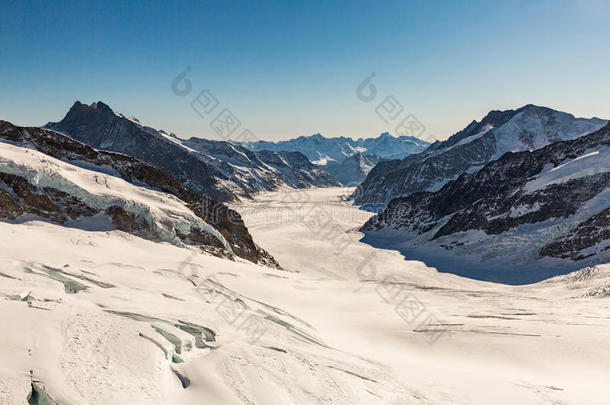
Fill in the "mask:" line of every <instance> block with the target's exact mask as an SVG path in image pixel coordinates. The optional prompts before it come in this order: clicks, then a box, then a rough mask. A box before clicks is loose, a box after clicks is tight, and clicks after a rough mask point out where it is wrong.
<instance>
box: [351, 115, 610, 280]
mask: <svg viewBox="0 0 610 405" xmlns="http://www.w3.org/2000/svg"><path fill="white" fill-rule="evenodd" d="M493 115H495V116H496V118H498V119H497V120H496V119H491V120H490V119H488V118H489V116H488V117H486V119H485V120H484V121H487V123H486V124H483V123H481V124H475V125H472V126H471V127H470V128H471V130H469V131H470V133H471V134H472V135H468V134H464V133H460V134H458V135H456V136H457V137H461V139H458V140H456V139H455V138H454V139H450V140H449V141H447V143H446V144H445V145H436V147H435V148H434V149H433V150H432V151H427V152H426V153H425V154H424V155H423V157H420V160H419V161H415V162H413V163H412V165H413V166H415V167H416V168H417V169H418V170H420V169H422V168H424V169H427V170H432V172H422V176H420V177H419V178H420V179H422V180H426V181H420V182H414V181H413V180H411V179H412V178H406V179H405V183H406V182H409V181H410V182H411V183H410V184H413V185H416V186H418V188H419V189H423V188H426V186H428V187H429V186H430V185H431V184H433V182H438V181H439V180H441V179H446V178H447V177H448V176H449V175H450V173H453V172H448V171H446V169H444V170H445V171H443V170H433V168H434V166H432V165H428V164H426V163H425V162H426V161H427V160H425V158H426V157H427V158H428V160H432V161H433V162H443V161H444V162H455V161H457V160H448V158H447V157H445V158H443V154H444V155H445V156H446V155H451V156H453V157H454V158H457V157H456V156H454V155H453V153H452V152H451V151H452V150H455V148H456V147H460V149H462V152H460V155H458V156H462V157H463V158H464V159H465V162H464V163H463V164H462V165H460V166H459V167H468V168H474V167H475V166H476V165H477V164H480V162H483V161H484V160H486V159H491V158H493V157H495V156H497V155H498V154H500V153H502V152H503V151H504V150H506V149H508V148H511V149H529V148H534V147H538V146H540V145H542V144H545V143H549V142H551V141H556V142H554V143H552V144H549V145H547V146H544V147H542V148H538V149H535V150H533V151H529V150H527V151H521V152H517V153H506V154H503V156H501V157H500V158H499V159H497V160H495V161H492V162H490V163H487V164H486V165H485V166H484V167H483V168H481V169H480V170H478V171H476V173H473V174H469V173H463V174H461V175H459V177H457V179H455V180H453V181H449V182H447V183H446V184H445V185H444V186H442V187H441V188H440V189H439V190H438V191H434V192H431V191H424V192H421V191H420V192H416V193H411V194H410V195H409V196H407V197H400V198H395V199H392V200H391V201H390V203H389V205H388V207H387V208H386V209H385V210H384V211H383V212H381V213H380V214H379V215H377V216H375V217H373V218H371V219H370V220H369V221H368V222H367V223H366V224H365V225H364V226H363V227H362V230H363V231H364V232H366V233H367V237H366V238H365V240H368V241H369V242H371V243H373V244H377V245H379V246H384V247H386V248H387V247H391V246H393V247H395V248H397V249H399V250H401V251H403V252H404V253H405V254H406V255H407V256H408V257H411V258H417V259H418V260H424V261H426V262H427V263H428V264H429V265H432V266H435V267H437V268H439V269H441V270H442V271H450V272H453V273H456V274H459V275H464V276H469V277H475V278H481V279H485V280H490V281H501V282H509V283H524V282H534V281H538V280H541V279H543V278H546V277H549V276H552V275H556V274H560V273H562V272H567V271H570V270H574V269H578V268H582V267H584V266H586V265H592V264H597V263H602V262H608V261H610V125H607V126H605V127H603V128H602V129H599V130H597V131H595V132H593V133H591V134H588V135H585V136H581V137H579V138H577V139H573V140H566V141H561V139H566V138H567V139H569V138H575V137H577V136H578V135H580V134H582V133H583V132H587V131H589V130H590V129H591V128H595V127H597V126H599V125H601V124H602V121H601V120H597V119H594V120H581V119H575V118H574V117H572V116H570V115H567V114H564V113H558V112H555V111H552V110H549V109H542V108H538V107H533V106H527V107H525V108H523V109H521V110H517V111H515V112H505V113H502V114H495V113H493ZM498 124H499V125H498ZM475 127H478V128H475ZM491 128H496V129H491ZM473 136H474V137H476V138H477V140H481V141H480V142H477V140H468V138H469V137H473ZM464 140H468V141H467V142H464ZM557 140H559V141H557ZM458 145H459V146H458ZM452 147H453V148H452ZM466 148H473V149H474V150H473V151H471V153H470V154H468V153H467V149H466ZM435 151H438V152H435ZM437 153H438V154H437ZM466 158H468V159H467V160H466ZM422 162H423V163H422ZM413 166H406V167H401V166H400V165H399V169H398V171H397V169H394V172H393V173H392V174H391V175H390V176H392V178H393V179H396V178H397V177H398V175H397V174H394V173H405V174H407V173H410V170H411V171H413V170H416V169H414V168H412V167H413ZM400 170H402V171H400ZM371 174H373V172H371ZM443 175H444V176H446V177H442V176H443ZM369 176H370V175H369ZM405 183H403V184H405ZM385 184H388V185H389V184H390V183H385ZM379 190H381V189H379ZM400 190H405V189H402V188H401V189H400ZM407 190H410V189H407ZM386 195H391V194H382V196H386ZM557 259H565V260H562V261H558V260H557Z"/></svg>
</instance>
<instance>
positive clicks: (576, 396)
mask: <svg viewBox="0 0 610 405" xmlns="http://www.w3.org/2000/svg"><path fill="white" fill-rule="evenodd" d="M350 192H351V190H346V189H318V190H314V191H308V192H307V194H306V195H305V196H304V195H303V194H302V192H294V191H292V192H282V193H269V194H263V195H260V196H258V197H257V199H256V200H255V201H254V202H252V203H250V204H247V205H242V206H240V207H239V209H240V211H241V212H242V214H243V215H244V218H245V220H246V223H247V224H248V226H249V228H250V229H251V230H252V232H253V234H254V235H255V237H256V238H257V239H258V240H261V241H263V243H265V244H266V245H269V246H273V248H272V253H273V254H274V255H276V256H277V257H278V258H279V259H280V261H282V262H283V263H285V267H286V268H287V271H278V270H270V269H268V268H264V267H261V266H255V265H253V264H251V263H246V262H242V261H237V262H231V261H228V260H223V259H220V258H216V257H212V256H209V255H204V254H197V253H195V252H193V251H191V250H189V249H186V248H182V247H179V246H175V245H171V244H168V243H155V242H153V241H148V240H143V239H140V238H137V237H134V236H132V235H128V234H125V233H123V232H120V231H112V232H92V231H86V230H81V229H76V228H67V227H62V226H58V225H54V224H50V223H47V222H42V221H35V220H34V221H28V222H25V223H21V224H14V223H7V222H0V294H1V295H0V307H1V308H0V321H1V322H2V323H3V324H4V325H10V328H5V329H3V331H2V332H1V333H0V356H1V358H2V362H0V403H1V404H7V405H8V404H11V405H12V404H17V403H26V398H27V396H28V395H29V394H30V393H31V391H32V386H34V387H35V389H36V390H38V391H43V390H44V391H45V392H46V393H47V394H48V395H49V396H50V397H51V398H52V399H53V400H54V401H57V402H58V403H60V404H62V405H72V404H78V405H88V404H91V405H94V404H130V405H139V404H146V405H154V404H172V405H174V404H175V405H183V404H202V403H210V404H215V405H223V404H265V405H273V404H278V405H280V404H281V405H286V404H294V405H297V404H298V405H301V404H320V403H327V404H367V405H368V404H384V405H385V404H396V405H398V404H401V405H402V404H469V405H471V404H489V403H495V404H511V405H512V404H515V403H519V404H540V403H561V404H583V403H586V404H592V405H595V404H605V403H606V396H605V392H604V391H603V387H604V384H605V382H606V379H607V375H608V374H609V373H610V366H609V364H610V354H609V353H610V350H609V349H610V346H609V343H608V342H609V341H608V332H607V331H608V327H609V326H610V315H609V312H608V311H609V309H608V308H609V307H608V303H607V302H606V301H607V298H604V297H605V295H604V294H607V293H606V292H605V291H607V290H608V289H607V286H608V285H609V284H610V277H609V276H610V271H609V269H608V266H600V267H598V268H595V269H587V270H584V271H581V272H578V273H575V274H572V275H569V276H566V277H563V278H558V279H552V280H549V281H547V282H545V283H539V284H536V285H531V286H523V287H511V286H505V285H497V284H492V283H485V282H478V281H473V280H468V279H463V278H460V277H456V276H453V275H448V274H442V273H438V272H436V271H435V270H434V269H432V268H428V267H426V266H425V265H423V264H422V263H420V262H413V261H405V260H404V259H403V258H402V257H401V256H400V255H398V254H396V253H395V252H390V251H385V250H376V249H373V248H372V247H370V246H369V245H366V244H363V243H360V242H358V240H359V239H360V238H361V236H362V234H361V233H359V232H357V231H354V230H353V229H354V228H355V227H356V226H358V224H360V223H361V221H362V219H363V218H362V215H368V214H367V213H363V212H362V211H360V210H358V209H357V208H356V207H353V206H351V205H349V204H346V203H345V201H344V198H345V197H346V196H347V195H348V194H349V193H350ZM311 208H315V209H316V212H318V210H319V212H320V213H321V214H322V213H326V214H327V215H331V216H332V218H333V221H334V222H333V224H334V225H336V226H337V227H338V228H339V229H341V230H342V231H343V232H344V233H345V235H346V238H347V240H346V242H349V243H348V244H347V245H345V246H344V248H343V249H340V250H337V249H335V248H334V247H333V244H332V243H329V241H328V240H327V237H326V234H325V233H324V232H312V229H311V227H310V226H309V225H306V224H305V223H303V222H298V220H291V221H278V220H277V218H282V217H283V216H284V215H285V214H287V213H289V212H293V211H294V210H303V211H304V212H305V213H307V212H310V211H311V210H310V209H311ZM291 218H297V217H295V216H292V217H291ZM34 239H35V240H38V241H41V243H39V244H37V246H36V248H32V244H31V241H32V240H34ZM109 252H111V253H110V254H109ZM371 257H372V258H373V259H374V262H370V261H367V260H366V259H367V258H371ZM362 264H364V265H365V266H367V269H366V271H364V270H363V269H362V268H361V265H362ZM388 280H392V283H394V284H392V285H399V286H401V291H402V292H403V293H405V294H410V295H411V296H414V297H416V298H417V300H419V301H421V303H423V304H424V306H425V312H426V316H430V315H432V316H434V317H435V318H437V319H438V320H439V321H440V322H441V323H442V326H443V328H444V329H446V330H447V331H448V333H447V334H443V335H442V336H441V337H440V338H439V339H438V340H435V341H434V342H430V336H431V335H430V334H429V333H427V332H426V330H425V329H424V328H423V327H422V326H421V322H420V320H416V321H414V322H408V319H407V317H408V313H404V312H403V313H402V315H401V313H400V312H397V308H395V307H394V305H393V304H390V303H388V302H386V301H385V300H384V298H383V297H384V296H382V295H380V292H382V291H385V288H387V287H388V286H389V285H390V284H389V282H388ZM75 291H76V292H75ZM74 292H75V293H74ZM226 304H229V305H228V306H227V305H226ZM250 317H254V318H250ZM247 319H254V320H258V321H260V322H261V323H262V325H263V326H264V328H265V329H264V333H262V335H260V336H259V338H258V339H252V335H253V334H252V330H251V329H250V328H249V327H247V326H244V321H245V320H247ZM254 337H256V336H254ZM172 359H173V360H172ZM184 386H186V388H183V387H184Z"/></svg>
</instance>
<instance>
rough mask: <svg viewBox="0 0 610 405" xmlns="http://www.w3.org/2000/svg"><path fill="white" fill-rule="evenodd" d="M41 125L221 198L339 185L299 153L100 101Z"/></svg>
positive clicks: (76, 104)
mask: <svg viewBox="0 0 610 405" xmlns="http://www.w3.org/2000/svg"><path fill="white" fill-rule="evenodd" d="M44 127H45V128H49V129H53V130H55V131H59V132H61V133H64V134H66V135H69V136H70V137H72V138H74V139H77V140H79V141H81V142H84V143H86V144H88V145H91V146H93V147H95V148H99V149H104V150H109V151H115V152H120V153H125V154H127V155H130V156H134V157H136V158H138V159H141V160H143V161H145V162H147V163H149V164H151V165H153V166H155V167H157V168H159V169H161V170H163V171H164V172H166V173H168V174H170V175H171V176H173V177H175V178H176V179H178V180H179V181H180V182H181V183H182V184H183V185H184V186H185V187H186V188H188V189H190V190H192V191H194V192H197V193H203V194H205V195H207V196H209V197H211V198H214V199H217V200H220V201H234V200H238V199H240V198H250V197H251V196H252V195H253V194H255V193H258V192H262V191H273V190H278V189H282V188H308V187H326V186H338V185H340V184H339V182H338V181H337V180H335V179H334V178H333V177H332V176H330V175H329V174H328V173H326V172H325V171H323V170H321V169H320V168H319V167H317V166H315V165H313V164H312V163H311V162H310V161H309V160H308V159H307V158H306V157H305V156H304V155H302V154H301V153H298V152H269V151H265V152H260V153H259V152H252V151H250V150H248V149H246V148H243V147H241V146H239V145H235V144H232V143H228V142H223V141H212V140H205V139H200V138H191V139H188V140H182V139H180V138H178V137H176V136H175V135H172V134H168V133H166V132H165V131H162V130H156V129H154V128H151V127H147V126H144V125H142V124H141V123H140V122H139V121H138V120H137V119H135V118H127V117H125V116H124V115H122V114H119V113H115V112H114V111H113V110H112V109H111V108H110V107H109V106H108V105H106V104H104V103H102V102H101V101H99V102H97V103H92V104H91V105H85V104H82V103H80V102H78V101H77V102H75V103H74V105H73V106H72V108H70V110H69V111H68V113H67V114H66V116H65V117H64V119H63V120H61V121H59V122H55V123H53V122H49V123H48V124H47V125H45V126H44Z"/></svg>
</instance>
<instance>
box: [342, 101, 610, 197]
mask: <svg viewBox="0 0 610 405" xmlns="http://www.w3.org/2000/svg"><path fill="white" fill-rule="evenodd" d="M604 125H606V121H604V120H601V119H598V118H592V119H584V118H575V117H574V116H573V115H571V114H567V113H564V112H559V111H554V110H551V109H549V108H544V107H537V106H533V105H527V106H525V107H522V108H520V109H518V110H508V111H492V112H490V113H489V114H488V115H487V116H486V117H485V118H483V119H482V120H481V122H477V121H473V122H472V123H471V124H470V125H468V126H467V127H466V128H465V129H464V130H462V131H460V132H458V133H457V134H455V135H453V136H451V137H450V138H449V139H447V140H446V141H443V142H435V143H434V144H432V145H431V146H430V148H428V149H427V150H426V151H424V152H422V153H418V154H414V155H410V156H408V157H406V158H405V159H403V160H402V161H401V162H400V163H399V164H398V163H397V164H393V165H391V166H385V167H381V166H380V167H379V168H378V170H372V171H371V172H370V173H369V175H368V176H367V178H366V179H365V181H364V182H363V183H362V185H361V186H360V187H359V190H358V191H357V193H354V194H353V195H352V198H353V199H354V200H355V202H356V203H357V204H367V205H379V204H387V203H388V202H389V201H390V200H392V199H393V198H396V197H402V196H408V195H410V194H413V193H417V192H421V191H437V190H439V189H440V188H441V187H442V186H443V185H445V184H446V183H448V182H450V181H452V180H455V179H456V178H458V176H460V175H461V174H463V173H474V172H476V171H477V170H479V169H480V168H482V167H483V166H485V165H486V164H487V163H489V162H491V161H493V160H495V159H498V158H500V157H501V156H502V155H504V154H505V153H507V152H518V151H525V150H529V151H531V150H534V149H538V148H542V147H543V146H545V145H548V144H550V143H553V142H557V141H565V140H571V139H575V138H578V137H580V136H582V135H585V134H588V133H591V132H593V131H596V130H598V129H600V128H601V127H603V126H604Z"/></svg>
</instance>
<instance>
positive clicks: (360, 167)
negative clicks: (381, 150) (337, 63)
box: [321, 152, 382, 186]
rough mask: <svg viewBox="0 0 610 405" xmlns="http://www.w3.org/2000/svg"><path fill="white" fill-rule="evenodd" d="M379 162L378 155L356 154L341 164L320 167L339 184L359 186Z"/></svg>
mask: <svg viewBox="0 0 610 405" xmlns="http://www.w3.org/2000/svg"><path fill="white" fill-rule="evenodd" d="M380 160H382V158H381V157H380V156H378V155H363V154H362V153H360V152H358V153H356V154H354V155H352V156H350V157H348V158H346V159H345V160H344V161H343V162H335V161H332V162H329V163H327V164H326V165H324V166H321V167H322V168H323V169H324V170H325V171H327V172H328V173H330V174H331V175H333V177H334V178H335V179H337V180H339V181H340V182H341V184H343V185H345V186H354V185H358V184H360V183H361V182H362V181H363V180H364V179H365V178H366V175H367V174H368V173H369V172H370V171H371V169H373V167H375V165H376V164H377V163H379V161H380Z"/></svg>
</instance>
